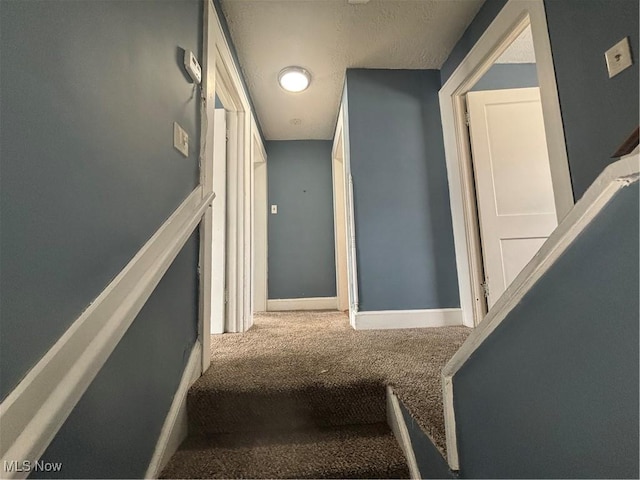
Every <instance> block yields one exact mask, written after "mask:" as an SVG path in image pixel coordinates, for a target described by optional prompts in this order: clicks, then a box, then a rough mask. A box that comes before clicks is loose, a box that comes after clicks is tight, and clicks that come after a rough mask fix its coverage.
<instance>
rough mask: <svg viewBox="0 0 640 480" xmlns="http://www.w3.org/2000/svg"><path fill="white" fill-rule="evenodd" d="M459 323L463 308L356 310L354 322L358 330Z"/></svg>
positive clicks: (447, 325)
mask: <svg viewBox="0 0 640 480" xmlns="http://www.w3.org/2000/svg"><path fill="white" fill-rule="evenodd" d="M458 325H462V310H461V309H460V308H440V309H429V310H381V311H374V312H356V314H355V322H354V328H355V329H356V330H377V329H391V328H432V327H453V326H458Z"/></svg>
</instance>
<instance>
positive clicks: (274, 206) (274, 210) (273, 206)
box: [271, 205, 278, 215]
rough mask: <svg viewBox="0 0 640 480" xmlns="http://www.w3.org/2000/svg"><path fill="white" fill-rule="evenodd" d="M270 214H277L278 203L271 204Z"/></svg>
mask: <svg viewBox="0 0 640 480" xmlns="http://www.w3.org/2000/svg"><path fill="white" fill-rule="evenodd" d="M271 214H272V215H277V214H278V205H271Z"/></svg>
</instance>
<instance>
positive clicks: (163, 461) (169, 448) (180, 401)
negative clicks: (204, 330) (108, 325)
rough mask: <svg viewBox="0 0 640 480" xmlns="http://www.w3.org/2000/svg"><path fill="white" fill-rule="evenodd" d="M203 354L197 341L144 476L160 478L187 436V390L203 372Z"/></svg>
mask: <svg viewBox="0 0 640 480" xmlns="http://www.w3.org/2000/svg"><path fill="white" fill-rule="evenodd" d="M201 356H202V346H201V344H200V342H198V341H196V343H195V344H194V345H193V348H192V349H191V355H189V361H188V362H187V366H186V367H185V369H184V371H183V372H182V379H181V380H180V384H179V385H178V389H177V390H176V393H175V395H174V396H173V401H172V402H171V408H169V413H167V416H166V418H165V420H164V424H163V425H162V430H161V431H160V437H159V438H158V443H156V448H155V450H154V452H153V456H152V457H151V462H149V467H148V468H147V473H145V475H144V478H158V476H159V475H160V473H162V469H163V468H164V467H165V466H166V465H167V463H168V462H169V459H170V458H171V457H172V456H173V454H174V453H175V452H176V450H178V447H179V446H180V444H181V443H182V441H183V440H184V439H185V438H187V434H188V422H187V401H186V400H187V392H188V391H189V387H191V385H192V384H193V382H195V381H196V380H197V379H198V377H200V374H201V373H202V365H201V360H200V357H201Z"/></svg>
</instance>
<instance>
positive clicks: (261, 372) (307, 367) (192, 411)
mask: <svg viewBox="0 0 640 480" xmlns="http://www.w3.org/2000/svg"><path fill="white" fill-rule="evenodd" d="M470 332H471V330H470V329H468V328H465V327H444V328H432V329H403V330H369V331H355V330H353V329H352V328H351V327H350V326H349V323H348V318H347V316H346V315H345V314H343V313H341V312H278V313H265V314H259V315H256V316H255V318H254V326H253V327H252V328H251V330H249V331H248V332H246V333H243V334H226V335H218V336H214V337H213V340H212V359H211V360H212V361H211V367H210V368H209V370H208V371H207V372H206V373H205V374H204V375H203V376H202V377H201V378H200V379H199V380H198V381H197V382H196V383H195V384H194V385H193V387H192V389H191V390H190V392H189V397H188V406H189V407H188V408H189V424H190V425H189V428H190V433H191V434H193V435H212V434H219V433H227V432H242V431H255V430H256V429H260V428H263V429H265V430H274V429H276V430H277V429H281V430H282V429H290V430H291V429H304V428H312V427H313V428H316V427H320V428H321V427H331V426H335V425H363V424H375V423H378V422H384V420H385V410H384V409H385V401H384V399H385V396H384V395H385V393H384V389H385V386H386V385H391V386H393V389H394V391H395V392H396V394H397V395H398V397H399V398H400V400H401V401H402V402H403V403H404V405H405V406H406V407H407V409H408V410H409V411H410V412H411V413H412V415H413V416H414V418H415V419H416V421H417V422H418V424H419V425H420V426H421V427H422V429H423V430H424V431H425V432H426V433H427V434H428V435H429V436H430V437H431V439H432V441H433V442H434V444H435V445H436V446H437V447H438V449H439V450H440V451H441V452H443V454H444V453H445V445H446V443H445V433H444V418H443V408H442V387H441V381H440V372H441V370H442V367H443V366H444V364H445V363H446V362H447V361H448V360H449V359H450V358H451V357H452V356H453V354H454V353H455V351H456V350H457V349H458V348H459V347H460V345H461V344H462V343H463V342H464V340H465V339H466V338H467V336H468V335H469V333H470Z"/></svg>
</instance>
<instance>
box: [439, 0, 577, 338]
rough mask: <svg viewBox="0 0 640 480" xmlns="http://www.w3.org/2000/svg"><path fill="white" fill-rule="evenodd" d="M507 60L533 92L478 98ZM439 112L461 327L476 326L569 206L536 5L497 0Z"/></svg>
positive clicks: (547, 50) (549, 65)
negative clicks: (527, 76)
mask: <svg viewBox="0 0 640 480" xmlns="http://www.w3.org/2000/svg"><path fill="white" fill-rule="evenodd" d="M512 45H513V46H514V47H512ZM510 47H512V48H511V49H510ZM514 52H516V55H515V56H517V55H518V54H519V55H521V56H523V58H522V57H521V58H520V60H519V64H520V70H521V71H522V70H525V69H526V68H529V70H531V69H534V70H535V78H533V84H531V83H529V84H526V83H525V84H520V85H505V84H503V85H502V86H501V87H498V88H493V89H492V90H490V92H491V93H489V92H487V91H486V88H485V87H486V83H487V80H488V79H489V77H493V79H494V81H495V80H496V71H497V70H500V69H502V70H504V67H502V68H498V67H499V66H501V65H502V66H504V65H507V64H513V63H514V62H515V61H514V60H513V58H514ZM510 58H511V60H510ZM534 63H535V66H534V65H532V64H534ZM524 64H530V65H529V67H525V66H524ZM492 70H493V71H492ZM498 80H502V81H504V80H505V79H504V78H502V79H498ZM483 83H484V84H485V87H482V88H477V89H478V90H482V91H477V92H474V91H473V90H474V87H476V86H481V85H482V84H483ZM505 86H514V87H516V86H517V87H522V88H507V89H505V88H504V87H505ZM516 90H518V91H517V92H516ZM509 91H511V93H508V92H509ZM505 92H507V93H505ZM509 96H510V97H509ZM440 106H441V115H442V123H443V132H444V139H445V152H446V157H447V176H448V182H449V195H450V201H451V214H452V220H453V230H454V242H455V250H456V263H457V269H458V282H459V290H460V303H461V307H462V310H463V321H464V324H465V325H467V326H476V325H478V323H479V322H480V321H481V320H482V319H483V318H484V316H485V315H486V314H487V311H488V308H490V307H492V306H493V305H494V304H495V303H496V302H497V301H498V300H499V299H500V298H501V297H502V296H503V294H504V293H505V291H506V292H508V290H507V288H508V285H509V284H510V283H512V282H513V280H514V279H515V278H516V277H517V275H518V273H519V272H520V270H521V269H522V267H524V265H526V263H528V261H529V260H530V259H531V257H532V256H533V255H534V254H535V253H536V252H537V250H538V248H539V247H540V245H541V244H542V243H543V242H544V240H545V239H546V237H547V236H548V235H549V234H550V233H551V231H552V230H553V229H554V228H555V226H556V225H557V223H558V222H559V220H561V219H562V218H563V217H564V216H565V215H566V214H567V213H568V211H569V210H570V209H571V208H572V207H573V193H572V189H571V182H570V176H569V168H568V162H567V154H566V147H565V143H564V130H563V126H562V118H561V115H560V105H559V101H558V93H557V87H556V83H555V74H554V70H553V61H552V57H551V47H550V43H549V37H548V31H547V26H546V17H545V13H544V5H543V3H542V2H539V1H518V0H509V1H508V2H507V4H506V5H505V7H504V8H503V9H502V11H501V12H500V13H499V14H498V16H497V17H496V19H495V20H494V22H493V23H492V24H491V25H490V26H489V28H488V29H487V31H486V32H485V34H484V35H483V36H482V37H481V38H480V40H479V41H478V42H477V44H476V45H475V47H474V48H473V49H472V50H471V51H470V53H469V54H468V55H467V57H465V59H464V60H463V61H462V62H461V63H460V65H459V66H458V68H457V69H456V70H455V71H454V73H453V74H452V75H451V77H450V78H449V79H448V80H447V82H446V83H445V84H444V86H443V87H442V89H441V90H440ZM518 110H521V112H520V113H516V111H518ZM467 114H468V115H467ZM473 117H475V118H473ZM487 122H488V123H489V124H491V125H489V124H488V123H487ZM468 124H469V125H468ZM470 131H471V132H472V133H471V137H470V135H469V132H470ZM501 131H502V132H504V133H505V135H495V132H501ZM534 131H535V132H536V135H535V136H537V137H538V139H537V140H532V139H531V137H533V136H534V135H533V133H532V132H534ZM492 132H493V133H492ZM492 135H493V136H492ZM494 136H495V137H496V138H493V137H494ZM473 137H475V138H473ZM509 148H512V149H513V150H512V151H511V152H510V151H509ZM515 158H520V161H514V159H515ZM532 159H535V160H536V161H535V162H534V161H533V160H532ZM496 196H497V197H496ZM534 217H538V218H537V219H536V220H535V221H534ZM536 225H537V227H539V228H538V230H535V228H533V230H532V226H534V227H535V226H536ZM510 229H511V230H510ZM514 229H515V230H514ZM496 272H498V273H496ZM487 293H488V295H487Z"/></svg>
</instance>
